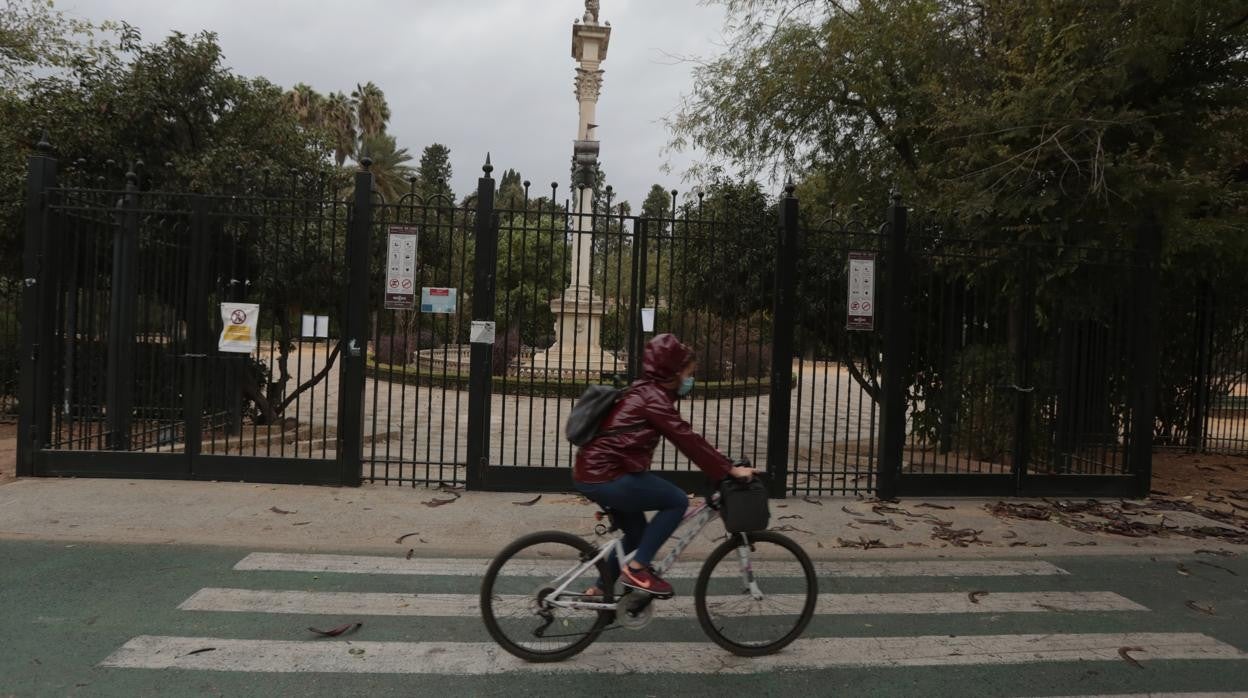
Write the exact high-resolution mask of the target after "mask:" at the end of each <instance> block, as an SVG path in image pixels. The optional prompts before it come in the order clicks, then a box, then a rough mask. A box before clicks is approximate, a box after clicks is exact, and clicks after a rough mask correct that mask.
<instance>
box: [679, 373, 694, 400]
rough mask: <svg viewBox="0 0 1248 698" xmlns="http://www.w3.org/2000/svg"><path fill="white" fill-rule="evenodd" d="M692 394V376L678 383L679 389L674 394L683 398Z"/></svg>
mask: <svg viewBox="0 0 1248 698" xmlns="http://www.w3.org/2000/svg"><path fill="white" fill-rule="evenodd" d="M691 392H693V376H689V377H688V378H686V379H684V380H683V381H681V382H680V387H679V388H677V389H676V394H677V395H679V396H681V397H684V396H686V395H688V394H689V393H691Z"/></svg>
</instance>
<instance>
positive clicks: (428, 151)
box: [416, 143, 455, 206]
mask: <svg viewBox="0 0 1248 698" xmlns="http://www.w3.org/2000/svg"><path fill="white" fill-rule="evenodd" d="M450 182H451V149H450V148H447V147H446V146H444V145H442V144H441V143H434V144H432V145H429V146H426V147H425V150H424V152H422V153H421V154H420V165H419V166H418V167H417V168H416V193H417V194H419V195H420V198H421V199H422V200H424V201H425V202H427V203H429V204H431V205H433V204H435V201H434V199H435V198H437V197H439V196H440V197H444V199H446V200H449V202H450V203H451V205H454V202H455V193H454V192H452V191H451V184H450ZM445 203H446V201H439V202H436V205H439V206H441V205H444V204H445Z"/></svg>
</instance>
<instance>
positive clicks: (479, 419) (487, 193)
mask: <svg viewBox="0 0 1248 698" xmlns="http://www.w3.org/2000/svg"><path fill="white" fill-rule="evenodd" d="M481 171H482V173H483V174H484V176H482V177H480V178H478V179H477V217H476V220H475V221H474V222H473V235H474V236H475V237H476V242H477V245H476V254H477V258H476V260H475V262H474V265H473V283H472V319H473V321H474V322H477V321H493V320H494V300H495V298H494V282H495V274H496V273H497V270H498V222H497V221H496V220H495V213H494V180H493V178H491V177H490V173H491V172H493V171H494V166H493V165H491V164H490V156H489V154H488V153H487V154H486V156H485V165H484V166H482V168H481ZM493 363H494V347H493V345H491V344H484V343H480V342H473V343H472V353H471V358H470V365H469V374H468V472H467V478H466V481H465V483H464V484H465V486H466V488H467V489H470V490H472V489H482V488H483V486H484V485H485V477H484V476H485V468H486V466H487V465H488V460H489V457H490V390H491V382H492V376H493Z"/></svg>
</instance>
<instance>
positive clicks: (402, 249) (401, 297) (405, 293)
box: [385, 225, 420, 310]
mask: <svg viewBox="0 0 1248 698" xmlns="http://www.w3.org/2000/svg"><path fill="white" fill-rule="evenodd" d="M419 239H420V238H419V234H418V233H417V231H416V228H412V227H409V226H403V225H392V226H390V235H389V239H388V246H387V248H386V249H387V251H388V254H387V255H386V300H385V308H386V310H411V309H413V308H415V307H416V242H417V240H419Z"/></svg>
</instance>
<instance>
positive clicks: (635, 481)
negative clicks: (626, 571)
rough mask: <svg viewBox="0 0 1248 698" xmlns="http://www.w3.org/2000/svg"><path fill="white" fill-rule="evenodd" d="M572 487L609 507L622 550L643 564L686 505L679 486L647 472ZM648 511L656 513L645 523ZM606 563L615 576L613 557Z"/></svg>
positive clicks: (669, 532)
mask: <svg viewBox="0 0 1248 698" xmlns="http://www.w3.org/2000/svg"><path fill="white" fill-rule="evenodd" d="M574 484H575V485H576V489H577V490H579V491H580V492H581V494H583V495H585V496H586V497H589V499H590V501H593V502H596V503H598V504H600V505H602V506H604V507H610V509H611V512H612V513H613V514H614V515H615V523H616V525H617V526H619V528H620V530H621V531H623V532H624V550H625V551H628V552H632V551H634V550H635V551H636V554H635V555H634V556H633V559H634V560H636V561H637V562H638V564H642V565H649V564H650V563H651V562H652V561H653V560H654V556H655V555H656V554H657V553H658V552H659V547H660V546H662V545H663V543H664V541H666V540H667V539H668V538H670V537H671V536H672V532H673V531H675V530H676V527H677V526H679V525H680V521H681V519H683V518H684V516H685V510H686V509H687V508H688V506H689V498H688V497H686V496H685V493H684V492H683V491H682V490H681V489H680V488H679V487H677V486H676V485H673V484H672V483H670V482H668V481H667V480H664V479H663V478H661V477H659V476H658V475H655V474H654V473H650V472H644V473H629V474H627V475H623V476H620V477H618V478H616V479H614V480H612V481H610V482H601V483H594V484H591V483H585V482H577V483H574ZM647 511H656V512H658V513H656V514H655V515H654V517H653V518H652V519H651V520H650V521H649V522H648V523H647V522H646V514H645V512H647ZM607 564H609V565H610V566H611V570H612V571H613V572H614V573H615V574H616V575H617V576H618V575H619V571H620V568H619V564H620V563H619V561H618V560H616V559H615V556H614V555H612V556H611V557H610V558H608V561H607ZM599 584H600V586H601V580H599Z"/></svg>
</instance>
